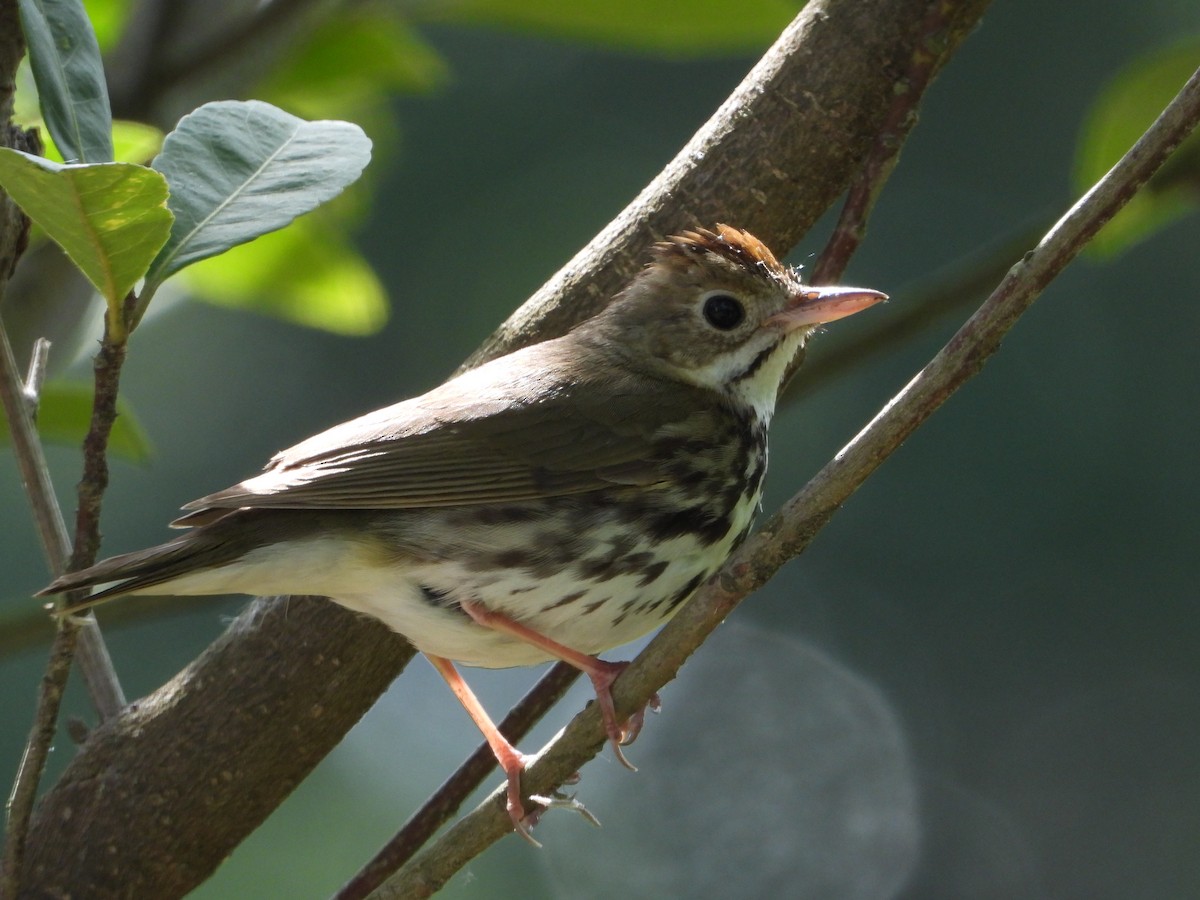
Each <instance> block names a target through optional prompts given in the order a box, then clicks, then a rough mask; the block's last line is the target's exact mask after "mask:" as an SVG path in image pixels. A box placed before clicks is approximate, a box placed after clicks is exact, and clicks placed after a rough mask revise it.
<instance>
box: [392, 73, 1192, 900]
mask: <svg viewBox="0 0 1200 900" xmlns="http://www.w3.org/2000/svg"><path fill="white" fill-rule="evenodd" d="M1198 122H1200V70H1198V71H1197V72H1196V73H1194V74H1193V75H1192V77H1191V78H1190V79H1189V80H1188V82H1187V84H1185V85H1184V87H1183V89H1182V90H1181V91H1180V92H1179V94H1178V95H1177V96H1176V97H1175V99H1174V100H1172V101H1171V103H1170V104H1169V105H1168V106H1167V108H1166V109H1165V110H1164V111H1163V113H1162V114H1161V115H1160V116H1159V117H1158V119H1157V120H1156V121H1155V122H1154V124H1153V125H1151V126H1150V128H1149V129H1148V130H1147V131H1146V133H1145V134H1143V135H1142V137H1141V138H1140V139H1139V140H1138V142H1137V143H1136V144H1135V145H1134V147H1133V148H1132V149H1131V150H1130V151H1129V152H1128V153H1127V154H1126V155H1125V156H1124V157H1123V158H1122V159H1121V161H1120V162H1119V163H1117V165H1116V166H1114V167H1113V169H1112V170H1111V171H1110V172H1109V173H1108V174H1107V175H1105V176H1104V178H1102V179H1101V180H1100V181H1099V182H1098V183H1097V184H1096V185H1095V186H1094V187H1093V188H1092V189H1091V190H1090V191H1088V192H1087V194H1086V195H1084V197H1083V198H1081V199H1080V200H1079V202H1078V203H1076V204H1075V205H1074V206H1073V207H1072V208H1071V209H1070V210H1069V211H1068V212H1067V213H1066V214H1065V215H1064V216H1063V217H1062V218H1061V219H1060V220H1059V221H1058V223H1057V224H1056V225H1055V226H1054V227H1053V228H1051V229H1050V231H1049V232H1048V233H1047V234H1046V235H1045V237H1043V239H1042V240H1041V242H1040V243H1039V244H1038V245H1037V247H1036V248H1035V249H1033V250H1031V251H1030V252H1029V253H1027V254H1025V256H1024V257H1023V258H1022V259H1021V260H1020V261H1019V262H1018V263H1017V264H1016V265H1015V266H1013V267H1012V269H1011V270H1010V271H1009V273H1008V275H1007V276H1005V278H1004V279H1003V280H1002V281H1001V282H1000V284H999V285H998V286H997V287H996V289H995V290H994V291H993V292H992V294H991V296H989V297H988V299H987V300H986V301H985V302H984V303H983V305H982V306H980V308H979V309H978V310H977V311H976V312H975V314H974V315H972V316H971V317H970V319H968V320H967V322H966V323H965V324H964V325H963V327H962V328H961V329H959V331H958V332H957V333H956V334H955V335H954V337H953V338H951V340H950V341H949V342H948V343H947V344H946V345H945V347H943V348H942V350H941V351H939V352H938V354H937V355H936V356H934V358H933V359H932V360H931V361H930V362H929V364H928V365H926V366H925V368H923V369H922V370H921V371H920V372H919V373H918V374H917V376H916V377H915V378H913V380H912V381H911V382H909V384H908V385H906V386H905V387H904V389H903V390H901V392H900V393H899V394H897V395H896V397H894V398H893V399H892V400H891V402H889V403H888V404H887V406H885V407H884V409H883V410H882V411H881V412H880V413H879V414H878V415H877V416H876V417H875V418H874V419H873V420H872V421H871V422H870V424H868V425H867V427H866V428H864V429H863V430H862V431H861V432H860V433H859V434H858V435H857V436H856V437H855V438H854V439H853V440H852V441H851V442H850V443H849V444H848V445H847V446H846V447H845V448H844V449H843V450H842V451H841V452H840V453H839V454H837V456H835V457H834V459H833V460H831V461H830V462H829V463H828V464H826V465H825V467H824V468H822V469H821V471H820V472H818V473H817V475H816V476H815V477H814V478H813V479H812V480H811V481H810V482H809V483H808V484H807V485H805V487H804V488H803V489H802V490H801V491H800V492H799V493H797V494H796V495H795V496H794V497H793V498H792V499H791V500H790V501H788V503H787V504H785V506H784V507H783V508H782V509H781V510H780V511H779V512H778V513H776V514H775V515H774V516H772V517H771V519H770V520H769V521H768V522H767V523H766V524H765V525H764V527H763V528H762V530H761V531H759V532H758V533H756V534H755V535H753V536H752V537H751V538H750V539H749V540H748V541H746V543H745V544H744V545H743V546H742V547H741V548H740V549H739V550H738V552H737V553H735V554H734V556H733V557H732V558H731V559H730V560H729V561H728V562H727V563H726V565H725V566H724V567H723V568H722V569H721V571H720V572H718V573H717V575H716V576H714V577H713V578H712V579H711V580H710V581H709V582H708V583H707V584H706V585H704V587H702V588H701V590H700V592H699V593H698V594H697V595H696V597H695V598H694V599H693V600H691V601H690V602H689V603H687V604H686V605H685V606H684V608H683V609H682V610H681V611H680V612H679V614H678V615H677V616H676V617H675V618H674V619H673V620H672V621H671V622H669V623H668V624H667V625H666V627H664V628H663V630H662V631H661V632H659V634H658V635H657V636H655V638H654V639H653V640H652V641H651V642H650V644H649V645H648V646H647V647H646V649H645V650H644V651H643V652H642V653H641V654H639V655H638V657H637V658H636V659H635V660H634V661H633V662H632V663H631V665H630V666H629V668H628V669H626V670H625V672H624V673H623V674H622V675H621V677H620V678H619V679H617V682H616V684H614V686H613V687H614V699H615V700H616V703H617V710H618V713H628V712H630V711H632V710H634V709H636V708H638V707H639V706H640V704H643V703H645V702H646V701H647V700H648V699H649V697H650V696H651V694H653V693H654V692H655V691H657V690H659V689H660V688H661V687H662V686H663V685H664V684H666V682H668V681H669V680H671V679H672V678H673V677H674V676H675V673H676V672H677V671H678V670H679V668H680V666H682V665H683V663H684V662H685V661H686V660H687V658H688V657H689V656H690V655H691V654H692V653H693V652H694V651H695V649H696V648H697V647H698V646H699V645H700V644H701V643H702V642H703V641H704V639H705V638H706V637H707V636H708V635H709V634H710V633H711V632H712V631H713V629H715V628H716V627H717V626H718V625H719V624H720V623H721V622H722V621H723V620H724V619H725V618H726V616H728V615H729V613H730V612H731V611H732V610H733V609H734V607H736V606H737V605H738V603H740V602H741V601H742V600H743V599H744V598H745V597H746V596H747V595H748V594H749V593H750V592H751V591H754V590H756V589H757V588H758V587H760V586H761V585H762V584H763V583H765V582H766V581H767V580H768V579H769V578H770V577H771V576H772V575H774V573H775V572H776V571H777V570H778V569H779V567H780V566H782V565H783V564H784V563H785V562H787V561H788V560H790V559H792V558H793V557H795V556H796V555H798V554H799V553H801V552H802V551H803V550H804V549H805V548H806V547H807V546H808V544H809V543H810V542H811V541H812V539H813V537H814V536H815V535H816V534H817V532H818V531H819V530H820V529H821V528H822V527H823V526H824V525H825V523H826V522H828V521H829V519H830V518H831V517H832V516H833V514H834V512H835V511H836V510H837V509H838V508H839V507H840V506H841V505H842V504H843V503H844V502H845V501H846V500H847V499H848V498H849V497H850V496H851V494H853V493H854V491H855V490H857V489H858V487H859V486H860V485H861V484H862V483H863V481H865V480H866V478H867V477H868V476H869V475H870V474H871V473H872V472H873V471H875V469H876V468H878V466H879V465H880V464H881V463H882V462H883V461H884V460H885V459H886V458H887V457H888V456H889V455H890V454H891V453H892V452H894V451H895V450H896V448H898V447H899V446H900V444H901V443H903V442H904V440H905V439H906V438H907V437H908V436H909V435H911V434H912V433H913V431H915V430H916V429H917V428H918V427H919V426H920V425H921V423H923V422H924V421H925V420H926V419H927V418H929V416H930V415H932V414H933V412H934V411H935V410H936V409H937V408H938V407H939V406H941V405H942V403H944V402H945V401H946V400H947V399H949V397H950V396H951V395H952V394H953V393H954V392H955V391H956V390H957V389H958V388H959V387H961V386H962V385H963V384H964V383H966V381H967V380H969V379H970V378H971V377H972V376H974V375H975V374H976V373H978V372H979V371H980V369H981V368H982V367H983V364H984V363H985V362H986V360H987V359H988V358H989V357H990V356H991V355H992V354H993V353H995V352H996V350H997V349H999V346H1000V342H1001V340H1002V339H1003V337H1004V336H1005V335H1006V334H1007V333H1008V331H1009V330H1010V329H1011V328H1012V326H1013V325H1014V324H1015V323H1016V321H1017V319H1018V318H1019V317H1020V316H1021V314H1022V313H1024V312H1025V311H1026V310H1027V309H1028V308H1029V307H1030V306H1031V305H1032V303H1033V301H1034V300H1035V299H1036V298H1037V296H1038V295H1039V294H1040V293H1041V291H1042V290H1043V289H1044V288H1045V287H1046V285H1047V284H1049V283H1050V281H1051V280H1053V279H1054V278H1055V277H1056V276H1057V275H1058V274H1059V273H1060V272H1061V271H1062V270H1063V269H1064V268H1065V267H1066V265H1067V264H1068V263H1069V262H1070V261H1071V260H1072V259H1074V258H1075V256H1076V255H1077V254H1078V253H1079V252H1080V250H1082V249H1083V247H1084V246H1085V245H1086V244H1087V243H1088V241H1089V240H1091V238H1092V237H1093V236H1094V235H1095V234H1096V232H1097V231H1098V230H1099V229H1100V228H1101V227H1102V226H1103V225H1104V223H1105V222H1107V221H1108V220H1109V219H1111V218H1112V216H1113V215H1115V214H1116V212H1117V211H1118V210H1119V209H1120V208H1121V207H1122V206H1124V204H1125V203H1126V202H1127V201H1128V200H1129V198H1130V197H1132V196H1133V195H1134V194H1135V193H1136V192H1137V191H1138V189H1139V188H1141V186H1142V185H1144V184H1145V183H1146V181H1147V180H1148V179H1149V178H1150V176H1151V175H1152V174H1153V173H1154V172H1155V171H1156V170H1157V169H1158V168H1159V167H1161V165H1162V164H1163V162H1164V161H1165V160H1166V159H1167V158H1168V157H1169V156H1170V154H1171V152H1172V151H1173V150H1174V149H1175V148H1176V147H1178V146H1179V144H1180V143H1181V142H1182V141H1183V139H1184V138H1186V137H1187V135H1188V134H1189V133H1190V132H1191V131H1193V130H1194V129H1195V127H1196V124H1197V123H1198ZM602 741H603V729H602V726H601V722H600V717H599V715H597V714H596V711H595V710H594V709H592V708H588V709H586V710H585V711H584V712H582V713H580V714H579V715H578V716H576V717H575V719H574V720H572V721H571V723H570V724H569V725H568V726H567V728H566V729H565V730H564V731H563V733H562V734H561V735H560V736H559V737H558V738H557V739H556V740H555V741H553V742H552V743H551V745H550V746H549V747H548V748H546V750H544V751H543V752H542V753H541V754H540V755H539V757H538V759H537V760H536V762H534V763H533V765H531V766H530V767H529V769H528V770H527V772H526V773H525V778H524V781H525V782H526V784H527V785H528V787H529V788H530V789H531V790H534V791H540V790H544V789H547V788H550V787H553V786H554V785H556V784H558V783H560V782H559V781H557V780H556V779H562V778H563V777H565V775H566V774H569V773H570V772H572V771H575V770H577V769H578V768H579V767H580V766H582V765H583V764H584V763H585V762H587V761H588V760H589V759H590V758H591V757H592V756H593V755H594V754H595V752H596V751H597V749H598V748H599V747H600V746H601V744H602ZM511 830H512V823H511V822H510V821H509V820H508V816H507V814H506V813H505V811H504V809H503V804H502V802H501V800H500V797H499V795H498V794H495V795H493V796H492V797H489V798H488V799H487V800H486V801H484V802H483V803H482V804H481V805H480V806H479V807H477V808H476V809H475V810H474V811H473V812H472V813H470V814H469V815H468V816H467V817H466V818H464V819H462V820H460V821H459V822H457V823H455V825H453V826H452V827H451V828H450V829H449V830H447V831H446V832H445V833H444V834H443V835H442V837H441V838H440V839H439V840H438V841H436V842H435V843H433V844H432V845H430V846H429V847H427V848H426V849H425V850H423V851H422V852H421V853H420V854H418V855H417V856H416V857H414V858H413V860H412V861H411V862H410V863H409V864H408V865H407V866H405V867H404V868H403V869H401V870H400V871H399V872H398V873H397V874H396V875H395V876H394V877H393V878H391V879H389V880H388V882H387V883H386V884H385V885H383V887H381V888H380V890H378V891H376V892H375V894H373V895H372V896H373V897H376V898H381V900H382V898H401V897H403V898H414V897H427V896H430V895H431V894H432V893H433V892H434V891H436V890H438V889H439V888H440V887H441V886H442V885H443V884H445V883H446V881H447V880H448V879H449V878H450V877H451V876H452V875H453V874H454V873H455V872H457V871H458V870H459V869H460V868H461V867H462V866H464V865H465V864H466V863H467V862H469V861H470V860H471V859H473V858H474V857H475V856H477V855H478V854H479V853H481V852H482V851H483V850H484V849H486V848H487V847H488V846H490V845H491V844H492V843H494V842H495V841H497V840H499V839H500V838H501V837H503V836H504V835H505V834H507V833H509V832H510V831H511Z"/></svg>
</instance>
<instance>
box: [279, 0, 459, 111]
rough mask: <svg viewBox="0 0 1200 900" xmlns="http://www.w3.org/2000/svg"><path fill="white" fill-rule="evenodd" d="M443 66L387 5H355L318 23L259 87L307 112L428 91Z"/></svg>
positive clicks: (440, 75)
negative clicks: (399, 93) (389, 96)
mask: <svg viewBox="0 0 1200 900" xmlns="http://www.w3.org/2000/svg"><path fill="white" fill-rule="evenodd" d="M446 74H447V69H446V64H445V63H444V62H443V61H442V58H441V57H440V56H439V55H438V54H437V51H436V50H434V49H433V48H432V47H431V46H430V45H429V44H427V43H426V42H425V41H424V40H422V39H421V37H420V36H419V35H417V33H416V32H415V31H413V30H412V29H411V28H409V27H408V26H407V25H406V24H405V23H404V22H403V21H402V20H401V19H400V18H399V16H398V15H396V14H395V12H394V11H393V10H392V9H391V8H390V7H386V6H378V5H377V6H361V5H360V6H357V7H352V8H350V9H347V10H345V11H344V12H342V13H340V14H339V15H338V16H336V17H334V18H332V19H329V20H327V21H324V22H322V24H321V27H320V28H317V29H314V31H313V33H312V34H311V35H310V36H309V37H308V39H307V40H306V41H304V42H303V43H301V44H300V45H299V46H297V47H295V48H294V49H293V50H292V51H291V52H289V53H288V55H287V59H286V60H284V61H283V63H282V64H281V65H280V66H279V67H277V68H276V69H275V71H274V72H272V74H271V76H270V77H269V78H268V79H267V80H266V81H264V82H263V83H262V85H260V90H261V91H262V93H263V94H264V95H266V96H270V97H272V98H280V99H282V100H284V101H285V102H287V103H288V104H289V108H292V109H298V110H301V111H303V112H304V113H306V114H308V115H324V114H327V113H328V111H329V110H330V109H337V110H345V109H347V108H351V107H361V106H368V105H372V104H373V103H374V102H376V101H385V100H386V99H387V96H388V94H390V93H396V92H406V93H413V92H418V91H421V92H423V91H430V90H433V89H434V88H435V87H437V86H438V85H440V84H442V83H443V82H444V81H445V80H446Z"/></svg>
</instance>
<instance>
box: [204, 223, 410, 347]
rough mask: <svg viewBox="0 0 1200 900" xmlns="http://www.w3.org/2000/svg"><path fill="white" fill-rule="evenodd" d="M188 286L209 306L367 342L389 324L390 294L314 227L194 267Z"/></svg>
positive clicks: (353, 255) (302, 226)
mask: <svg viewBox="0 0 1200 900" xmlns="http://www.w3.org/2000/svg"><path fill="white" fill-rule="evenodd" d="M187 283H188V287H189V289H190V291H191V292H193V293H194V294H195V295H196V296H197V297H199V298H200V299H203V300H207V301H209V302H211V303H216V304H219V305H221V306H228V307H234V308H237V309H242V310H247V311H252V312H257V313H262V314H264V315H270V316H275V317H277V318H281V319H286V320H288V321H290V322H295V323H297V324H299V325H305V326H308V327H310V328H320V329H323V330H325V331H332V332H334V333H336V334H346V335H363V334H372V333H374V332H376V331H378V330H379V329H380V328H382V327H383V324H384V323H385V322H386V321H387V317H388V300H387V294H386V293H385V291H384V289H383V286H382V284H380V282H379V279H378V277H377V276H376V274H375V272H374V270H373V269H372V268H371V267H370V265H369V264H368V263H367V262H366V260H364V259H363V258H362V257H361V256H360V255H359V254H358V253H357V252H356V251H355V250H354V248H353V247H351V246H350V245H349V244H347V243H346V242H345V241H343V240H342V239H341V238H340V237H339V236H338V234H337V233H336V232H331V230H330V229H327V228H323V227H322V226H321V223H320V222H319V221H313V220H312V219H301V220H300V221H299V222H297V223H296V224H295V225H293V226H292V227H291V228H286V229H284V230H282V231H276V232H273V233H271V234H268V235H265V236H263V237H262V238H260V239H259V240H257V241H254V242H253V243H251V244H245V245H243V246H241V247H236V248H234V249H233V250H231V251H229V252H228V253H223V254H221V255H220V256H216V257H213V258H212V259H207V260H204V261H203V262H201V263H198V264H197V265H195V266H193V267H192V268H191V269H189V270H188V271H187Z"/></svg>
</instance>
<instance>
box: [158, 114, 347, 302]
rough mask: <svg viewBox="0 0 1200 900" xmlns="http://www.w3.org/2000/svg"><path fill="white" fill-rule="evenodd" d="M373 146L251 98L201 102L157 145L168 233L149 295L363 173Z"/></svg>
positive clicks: (342, 127) (337, 126)
mask: <svg viewBox="0 0 1200 900" xmlns="http://www.w3.org/2000/svg"><path fill="white" fill-rule="evenodd" d="M370 157H371V141H370V139H369V138H368V137H367V136H366V135H365V134H363V131H362V129H361V128H359V127H358V126H357V125H352V124H350V123H349V122H335V121H319V122H306V121H304V120H303V119H298V118H296V117H295V116H293V115H290V114H289V113H286V112H284V111H283V110H281V109H278V108H276V107H274V106H271V105H270V104H268V103H262V102H260V101H257V100H249V101H234V100H222V101H218V102H216V103H206V104H204V106H201V107H200V108H199V109H197V110H196V111H195V112H193V113H191V114H190V115H187V116H184V117H183V119H181V120H180V122H179V125H178V127H176V129H175V130H174V131H172V132H171V133H170V134H168V135H167V137H166V140H164V141H163V150H162V153H161V154H159V156H158V158H157V159H156V160H155V161H154V168H155V169H157V170H158V171H160V172H162V173H163V175H165V176H166V178H167V182H168V184H170V186H171V199H170V207H171V210H172V212H174V213H175V227H174V228H173V229H172V231H171V237H170V239H169V240H168V241H167V244H166V246H164V247H163V249H162V252H160V253H159V255H158V258H157V259H155V260H154V263H153V264H152V265H151V267H150V272H149V273H148V274H147V276H146V292H144V293H143V298H144V299H147V298H148V293H151V292H153V290H154V288H155V287H157V285H159V284H161V283H162V282H163V281H164V280H165V279H166V278H168V277H169V276H170V275H172V274H173V273H175V272H178V271H179V270H180V269H182V268H183V267H184V266H187V265H190V264H192V263H194V262H197V261H198V260H201V259H206V258H207V257H210V256H215V255H216V254H218V253H223V252H224V251H226V250H228V249H229V248H230V247H235V246H237V245H238V244H242V243H245V242H246V241H249V240H253V239H254V238H256V237H258V236H259V235H263V234H266V233H267V232H269V231H275V230H276V229H278V228H282V227H284V226H285V225H287V224H288V223H289V222H291V221H292V220H293V219H295V218H296V217H297V216H301V215H303V214H304V213H306V212H310V211H311V210H313V209H316V208H317V207H318V206H320V205H321V204H322V203H324V202H326V201H327V200H330V199H332V198H333V197H335V196H337V195H338V194H340V193H341V192H342V191H343V190H344V189H345V188H346V186H347V185H349V184H351V183H353V182H354V181H355V179H357V178H358V176H359V175H360V174H361V173H362V170H363V169H364V168H365V167H366V165H367V162H368V161H369V160H370Z"/></svg>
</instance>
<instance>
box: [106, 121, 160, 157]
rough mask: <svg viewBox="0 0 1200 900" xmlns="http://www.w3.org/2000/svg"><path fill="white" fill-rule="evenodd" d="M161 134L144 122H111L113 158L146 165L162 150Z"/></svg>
mask: <svg viewBox="0 0 1200 900" xmlns="http://www.w3.org/2000/svg"><path fill="white" fill-rule="evenodd" d="M162 143H163V133H162V132H161V131H159V130H158V129H157V128H155V127H154V126H153V125H147V124H145V123H144V122H130V121H127V120H123V119H117V120H116V121H115V122H113V158H114V159H116V160H119V161H120V162H131V163H137V164H138V165H143V166H144V165H147V164H148V163H149V162H150V160H152V159H154V156H155V154H156V153H158V152H159V151H160V150H162Z"/></svg>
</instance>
